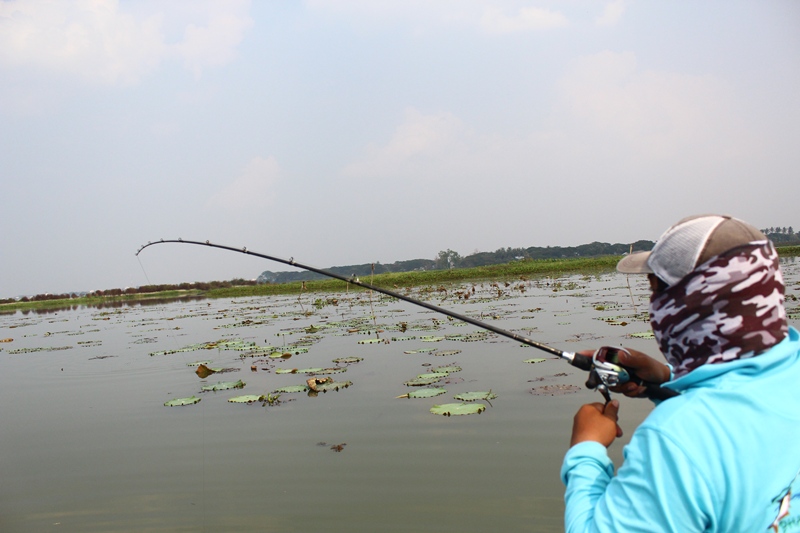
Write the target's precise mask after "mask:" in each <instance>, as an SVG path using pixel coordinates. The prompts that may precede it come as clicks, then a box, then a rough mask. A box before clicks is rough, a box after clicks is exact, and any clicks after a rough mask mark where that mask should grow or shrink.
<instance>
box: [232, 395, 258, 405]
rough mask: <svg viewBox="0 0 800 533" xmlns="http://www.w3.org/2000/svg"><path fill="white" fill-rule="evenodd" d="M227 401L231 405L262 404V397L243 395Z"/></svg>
mask: <svg viewBox="0 0 800 533" xmlns="http://www.w3.org/2000/svg"><path fill="white" fill-rule="evenodd" d="M228 401H229V402H231V403H253V402H263V401H264V396H259V395H258V394H245V395H244V396H236V397H235V398H228Z"/></svg>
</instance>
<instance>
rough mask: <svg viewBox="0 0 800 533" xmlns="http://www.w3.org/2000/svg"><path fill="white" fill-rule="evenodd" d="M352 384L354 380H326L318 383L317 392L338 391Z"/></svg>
mask: <svg viewBox="0 0 800 533" xmlns="http://www.w3.org/2000/svg"><path fill="white" fill-rule="evenodd" d="M352 384H353V382H352V381H326V382H325V383H320V384H319V385H317V390H316V392H328V391H338V390H339V389H346V388H347V387H349V386H350V385H352Z"/></svg>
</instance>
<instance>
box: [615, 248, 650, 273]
mask: <svg viewBox="0 0 800 533" xmlns="http://www.w3.org/2000/svg"><path fill="white" fill-rule="evenodd" d="M649 258H650V252H635V253H632V254H630V255H626V256H625V257H623V258H622V260H620V262H619V263H617V272H622V273H623V274H652V273H653V270H652V269H651V268H650V267H649V266H647V260H648V259H649Z"/></svg>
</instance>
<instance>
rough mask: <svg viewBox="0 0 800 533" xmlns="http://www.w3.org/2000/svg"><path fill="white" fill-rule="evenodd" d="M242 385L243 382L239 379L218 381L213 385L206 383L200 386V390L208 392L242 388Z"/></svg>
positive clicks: (243, 384)
mask: <svg viewBox="0 0 800 533" xmlns="http://www.w3.org/2000/svg"><path fill="white" fill-rule="evenodd" d="M244 386H245V383H244V382H243V381H242V380H241V379H240V380H239V381H220V382H218V383H216V384H214V385H206V386H205V387H202V389H201V390H203V391H205V392H208V391H218V390H228V389H243V388H244Z"/></svg>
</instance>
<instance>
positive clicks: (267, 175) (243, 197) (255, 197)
mask: <svg viewBox="0 0 800 533" xmlns="http://www.w3.org/2000/svg"><path fill="white" fill-rule="evenodd" d="M281 174H282V173H281V169H280V167H279V166H278V161H277V160H276V159H275V157H273V156H270V157H268V158H266V159H265V158H263V157H254V158H253V159H251V160H250V162H249V163H248V164H247V166H246V167H245V169H244V171H243V172H242V174H241V175H240V176H239V177H238V178H236V179H235V180H233V182H231V183H230V184H228V185H227V186H226V187H225V188H223V189H222V190H221V191H219V192H218V193H217V194H216V195H214V197H212V198H211V199H210V201H209V205H212V206H222V207H226V208H242V207H255V206H261V207H263V206H264V205H267V204H270V203H272V202H273V201H274V199H275V192H274V188H275V184H276V183H277V182H278V181H279V180H280V179H281Z"/></svg>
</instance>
